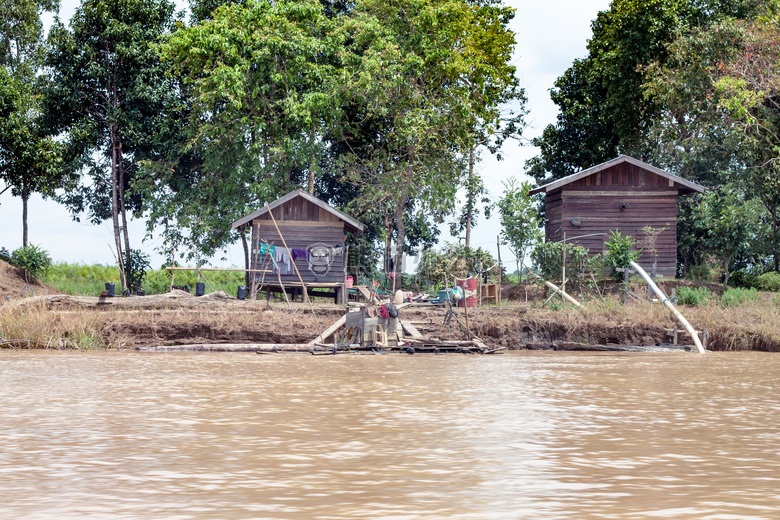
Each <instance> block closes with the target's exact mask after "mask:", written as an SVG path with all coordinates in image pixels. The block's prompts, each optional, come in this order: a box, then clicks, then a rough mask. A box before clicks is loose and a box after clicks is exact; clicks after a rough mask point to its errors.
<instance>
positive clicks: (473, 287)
mask: <svg viewBox="0 0 780 520" xmlns="http://www.w3.org/2000/svg"><path fill="white" fill-rule="evenodd" d="M478 283H479V281H478V280H477V279H476V278H465V279H460V280H458V287H460V288H461V289H463V294H464V295H465V297H464V298H462V299H461V300H460V301H459V302H458V307H476V306H477V284H478Z"/></svg>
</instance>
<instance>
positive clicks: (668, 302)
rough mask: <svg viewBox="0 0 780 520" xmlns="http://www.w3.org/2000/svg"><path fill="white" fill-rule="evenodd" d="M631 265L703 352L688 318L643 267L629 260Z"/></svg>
mask: <svg viewBox="0 0 780 520" xmlns="http://www.w3.org/2000/svg"><path fill="white" fill-rule="evenodd" d="M630 265H631V267H633V268H634V271H636V272H637V273H639V276H641V277H642V278H644V279H645V281H646V282H647V285H649V286H650V288H651V289H652V290H653V292H654V293H655V294H657V295H658V297H659V298H660V299H661V301H662V302H663V304H664V305H666V306H667V307H668V308H669V310H670V311H672V314H674V317H675V318H677V321H679V322H680V323H681V324H682V326H683V327H685V330H686V331H688V334H690V336H691V337H692V338H693V343H694V345H696V348H697V349H699V352H700V353H702V354H704V353H705V352H706V351H705V350H704V347H703V346H702V344H701V341H700V340H699V335H698V334H696V331H695V330H693V327H691V324H690V323H688V320H686V319H685V317H684V316H683V315H682V314H680V311H678V310H677V309H676V308H675V307H674V305H672V302H671V300H670V298H669V297H668V296H666V295H665V294H664V292H663V291H662V290H661V289H659V288H658V286H657V285H656V284H655V282H654V281H653V279H652V278H650V276H649V275H648V274H647V273H646V272H645V270H644V269H642V268H641V267H639V264H637V263H636V262H631V264H630Z"/></svg>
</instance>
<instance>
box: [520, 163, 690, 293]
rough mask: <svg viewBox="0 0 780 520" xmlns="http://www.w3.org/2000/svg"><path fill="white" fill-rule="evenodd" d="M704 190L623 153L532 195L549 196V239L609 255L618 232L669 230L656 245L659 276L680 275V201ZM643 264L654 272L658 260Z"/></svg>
mask: <svg viewBox="0 0 780 520" xmlns="http://www.w3.org/2000/svg"><path fill="white" fill-rule="evenodd" d="M703 191H704V188H703V187H702V186H700V185H698V184H696V183H694V182H691V181H688V180H685V179H683V178H682V177H679V176H677V175H673V174H671V173H668V172H665V171H663V170H660V169H658V168H656V167H654V166H651V165H649V164H647V163H645V162H642V161H639V160H637V159H634V158H632V157H628V156H625V155H622V156H620V157H618V158H616V159H613V160H611V161H607V162H605V163H602V164H599V165H597V166H593V167H592V168H588V169H587V170H583V171H581V172H579V173H575V174H574V175H569V176H568V177H565V178H563V179H559V180H557V181H555V182H551V183H549V184H546V185H544V186H541V187H539V188H536V189H533V190H531V191H530V194H531V195H533V194H536V193H545V194H546V219H545V237H546V240H548V241H550V240H551V241H554V242H560V241H561V240H563V237H564V233H565V235H566V243H567V244H576V245H581V246H583V247H586V248H588V249H589V250H590V253H591V254H597V253H603V252H604V242H606V241H607V240H608V239H609V237H608V233H609V232H610V231H612V230H617V231H620V232H621V233H622V234H624V235H626V234H627V235H631V236H632V237H633V238H634V239H635V240H636V241H637V242H639V241H641V240H643V239H644V238H645V233H644V232H643V231H642V228H643V227H645V226H652V227H654V228H662V227H665V226H666V227H667V229H666V230H665V231H664V232H662V233H661V234H660V235H659V236H658V239H657V241H656V246H657V249H658V260H657V271H656V272H657V274H661V275H663V276H665V277H672V278H673V277H674V276H675V273H676V270H677V197H678V196H680V195H683V194H689V193H702V192H703ZM639 264H640V265H641V266H642V267H643V268H644V269H645V270H647V272H650V269H651V268H652V265H653V258H652V257H651V256H650V255H649V254H645V255H642V257H640V259H639Z"/></svg>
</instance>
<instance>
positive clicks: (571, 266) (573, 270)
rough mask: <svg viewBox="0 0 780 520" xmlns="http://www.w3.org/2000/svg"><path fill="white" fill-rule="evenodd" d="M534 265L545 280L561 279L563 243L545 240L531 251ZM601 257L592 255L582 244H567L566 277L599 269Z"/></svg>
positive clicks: (572, 277) (571, 277) (575, 276)
mask: <svg viewBox="0 0 780 520" xmlns="http://www.w3.org/2000/svg"><path fill="white" fill-rule="evenodd" d="M531 259H532V260H533V262H534V265H535V266H536V267H537V268H538V269H539V271H540V272H541V275H542V277H543V278H544V279H545V280H548V281H549V280H561V278H562V277H563V243H562V242H544V243H543V244H539V245H537V246H536V248H535V249H534V250H533V252H532V253H531ZM600 260H601V259H600V257H598V256H594V257H590V256H589V255H588V250H587V249H585V248H584V247H582V246H575V245H571V244H567V245H566V279H567V280H571V279H576V278H577V277H578V276H579V275H580V274H582V273H585V272H587V271H591V270H593V269H597V268H598V266H599V262H600ZM567 283H568V282H567Z"/></svg>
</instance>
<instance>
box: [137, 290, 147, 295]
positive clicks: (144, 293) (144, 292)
mask: <svg viewBox="0 0 780 520" xmlns="http://www.w3.org/2000/svg"><path fill="white" fill-rule="evenodd" d="M135 295H136V296H146V291H135Z"/></svg>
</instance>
